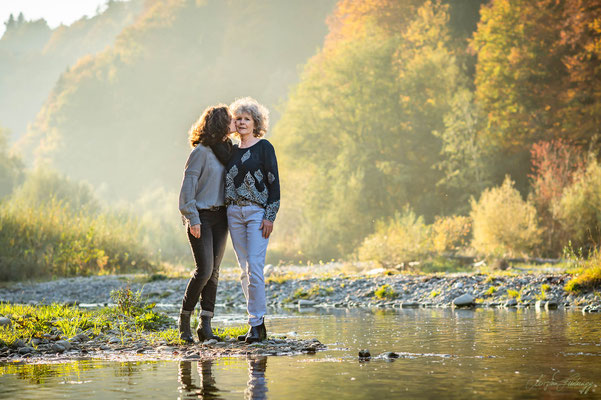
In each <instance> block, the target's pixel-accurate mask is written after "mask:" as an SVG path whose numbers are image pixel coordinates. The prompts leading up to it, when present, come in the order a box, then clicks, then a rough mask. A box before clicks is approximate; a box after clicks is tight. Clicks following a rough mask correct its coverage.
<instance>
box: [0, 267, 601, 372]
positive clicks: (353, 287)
mask: <svg viewBox="0 0 601 400" xmlns="http://www.w3.org/2000/svg"><path fill="white" fill-rule="evenodd" d="M145 279H147V278H144V277H140V276H134V275H122V276H94V277H85V278H83V277H78V278H63V279H57V280H53V281H47V282H33V283H28V282H21V283H15V284H10V285H9V286H5V287H1V288H0V302H4V303H11V304H28V305H33V306H40V305H44V304H51V303H61V304H69V305H72V306H75V305H78V306H79V307H80V308H87V307H92V308H94V307H95V306H98V307H102V306H106V305H108V304H109V303H110V292H111V290H115V289H122V288H124V287H129V288H130V289H131V290H132V291H141V293H142V299H143V300H144V301H145V302H151V303H160V305H161V306H162V307H160V308H162V309H163V311H167V313H170V314H171V316H172V317H173V315H174V314H176V313H177V310H178V309H179V302H180V301H181V296H182V295H183V292H184V290H185V286H186V284H187V279H181V278H177V279H161V280H150V281H148V280H146V281H145ZM570 279H571V275H568V274H564V273H554V272H551V273H549V272H540V273H507V272H501V273H498V274H482V273H454V274H447V275H403V274H396V275H390V276H365V275H355V276H322V277H315V278H299V279H288V278H285V277H282V276H280V277H277V276H274V277H269V278H268V279H267V282H266V293H267V303H268V307H269V308H270V311H271V312H274V313H275V314H277V312H278V310H282V309H287V310H290V309H298V310H299V311H310V310H311V309H328V308H336V309H345V308H365V309H372V310H373V309H384V310H385V309H403V308H432V307H434V308H455V307H458V308H472V309H473V308H505V309H528V308H532V309H536V310H537V311H539V310H540V311H543V312H544V311H545V310H552V309H556V308H558V309H564V310H580V311H582V312H584V313H588V312H600V311H601V294H600V293H599V292H596V291H591V292H588V293H582V294H578V295H575V294H569V293H566V292H565V290H564V285H565V284H566V283H567V282H568V281H569V280H570ZM491 288H492V289H491ZM217 303H218V307H225V308H226V310H232V309H233V310H234V311H235V313H240V315H243V313H244V306H243V305H244V297H243V294H242V291H241V289H240V285H239V282H238V281H237V280H235V279H233V278H230V279H222V280H220V283H219V292H218V298H217ZM226 312H227V311H226ZM1 317H3V316H0V319H2V318H1ZM287 335H290V334H287ZM34 341H35V343H34ZM326 349H327V348H326V346H325V345H324V344H322V343H320V342H319V340H318V339H310V340H300V339H297V338H296V337H295V336H294V334H293V333H292V337H291V338H288V337H286V335H282V334H272V335H271V336H270V337H269V338H268V340H267V341H265V342H262V343H259V344H257V343H254V344H251V345H246V344H245V343H242V342H237V341H236V339H235V338H229V337H226V339H225V340H224V341H221V342H216V341H207V342H205V343H199V342H196V343H194V344H193V345H178V344H169V343H168V342H167V341H165V340H159V341H148V340H146V339H144V338H141V337H139V336H136V335H135V334H134V333H133V332H126V333H125V335H124V334H123V332H121V333H119V332H118V331H108V332H103V333H101V334H100V335H98V336H95V337H94V335H91V334H90V333H89V332H83V333H80V334H79V335H76V336H74V337H71V338H67V337H64V336H58V335H45V336H44V338H42V339H33V340H32V341H31V342H25V341H23V340H21V343H19V344H17V345H13V346H12V347H7V346H4V347H0V364H2V363H55V362H67V361H75V360H85V359H98V360H109V361H110V360H114V361H132V360H137V361H142V360H148V361H152V360H180V361H197V360H199V361H202V360H207V359H215V358H220V357H240V356H250V357H255V356H286V355H295V354H303V353H309V354H314V353H315V352H317V351H322V350H326Z"/></svg>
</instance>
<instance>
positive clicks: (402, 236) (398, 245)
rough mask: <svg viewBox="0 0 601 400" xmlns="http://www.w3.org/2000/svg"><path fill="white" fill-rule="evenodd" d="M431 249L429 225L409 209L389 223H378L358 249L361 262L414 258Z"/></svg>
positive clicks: (387, 261) (392, 262) (385, 261)
mask: <svg viewBox="0 0 601 400" xmlns="http://www.w3.org/2000/svg"><path fill="white" fill-rule="evenodd" d="M431 251H432V245H431V241H430V227H429V226H428V225H426V224H425V223H424V219H423V217H421V216H420V217H417V216H416V215H415V213H414V212H413V211H412V210H410V209H409V208H405V210H404V211H403V213H398V212H397V213H396V214H395V216H394V218H393V219H391V220H390V221H388V222H382V221H381V222H378V223H377V224H376V232H375V233H373V234H372V235H369V236H368V237H367V238H365V240H364V241H363V243H362V244H361V246H360V247H359V250H358V256H359V259H360V260H362V261H377V262H380V263H381V264H383V265H395V264H400V263H403V262H406V261H412V260H417V259H419V258H421V257H424V256H425V255H428V254H429V253H430V252H431Z"/></svg>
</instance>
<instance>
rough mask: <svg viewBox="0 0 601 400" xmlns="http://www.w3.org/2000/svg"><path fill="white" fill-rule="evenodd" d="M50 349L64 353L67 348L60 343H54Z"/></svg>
mask: <svg viewBox="0 0 601 400" xmlns="http://www.w3.org/2000/svg"><path fill="white" fill-rule="evenodd" d="M50 351H52V352H54V353H62V352H64V351H65V348H64V347H63V346H61V345H60V344H58V343H52V344H51V345H50Z"/></svg>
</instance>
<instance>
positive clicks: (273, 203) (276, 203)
mask: <svg viewBox="0 0 601 400" xmlns="http://www.w3.org/2000/svg"><path fill="white" fill-rule="evenodd" d="M264 157H265V159H264V160H263V161H264V165H265V175H266V179H265V186H267V193H268V195H267V203H266V205H265V216H264V217H263V224H262V228H263V236H264V237H265V238H268V237H269V235H270V234H271V231H272V229H273V222H274V221H275V217H276V215H277V213H278V210H279V208H280V176H279V174H278V160H277V158H276V156H275V149H274V148H273V146H272V145H271V143H269V142H267V145H266V146H265V153H264Z"/></svg>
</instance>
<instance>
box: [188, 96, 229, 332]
mask: <svg viewBox="0 0 601 400" xmlns="http://www.w3.org/2000/svg"><path fill="white" fill-rule="evenodd" d="M233 130H235V124H234V121H233V118H232V115H231V113H230V111H229V109H228V107H227V106H226V105H223V104H220V105H217V106H213V107H208V108H207V109H206V110H205V111H204V112H203V113H202V115H201V117H200V118H199V119H198V121H196V123H194V125H192V127H191V128H190V133H189V134H190V144H191V146H192V148H193V150H192V151H191V152H190V155H189V156H188V161H187V162H186V167H185V170H184V179H183V182H182V187H181V191H180V196H179V210H180V212H181V214H182V218H183V220H184V222H185V224H186V226H187V232H188V241H189V242H190V247H191V249H192V255H193V256H194V262H195V264H196V268H195V270H194V274H193V275H192V278H190V281H189V282H188V285H187V287H186V292H185V293H184V298H183V301H182V308H181V311H180V315H179V324H178V327H179V334H180V338H181V339H182V340H184V341H186V342H188V343H193V342H194V338H193V337H192V332H191V328H190V317H191V315H192V313H193V312H194V308H195V307H196V304H197V303H198V300H199V299H200V307H201V310H200V318H199V320H200V322H199V325H198V328H197V329H196V333H197V335H198V339H199V340H200V341H204V340H207V339H214V338H216V337H215V336H214V335H213V332H212V329H211V318H212V317H213V312H214V310H215V298H216V295H217V283H218V280H219V265H220V264H221V259H222V258H223V252H224V250H225V244H226V240H227V229H228V227H227V215H226V209H225V197H224V186H225V185H224V179H225V164H226V163H227V161H228V158H229V154H230V151H231V146H232V144H231V141H230V140H229V139H228V135H229V134H230V132H231V131H233Z"/></svg>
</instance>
